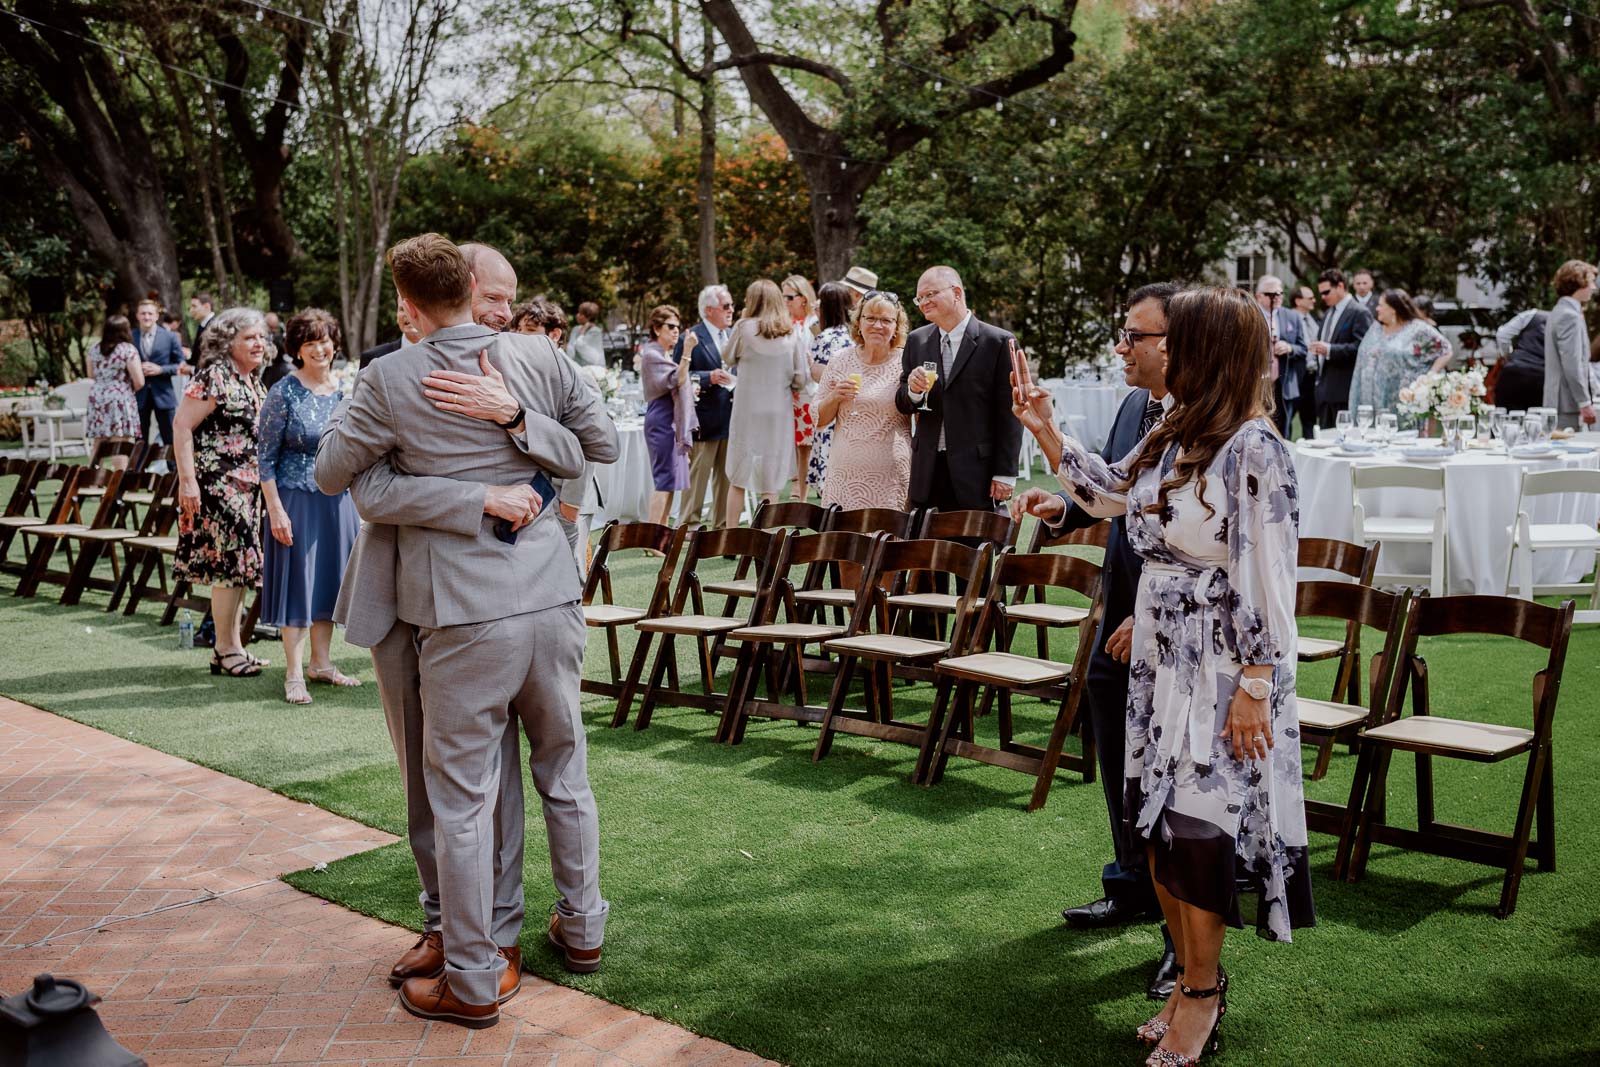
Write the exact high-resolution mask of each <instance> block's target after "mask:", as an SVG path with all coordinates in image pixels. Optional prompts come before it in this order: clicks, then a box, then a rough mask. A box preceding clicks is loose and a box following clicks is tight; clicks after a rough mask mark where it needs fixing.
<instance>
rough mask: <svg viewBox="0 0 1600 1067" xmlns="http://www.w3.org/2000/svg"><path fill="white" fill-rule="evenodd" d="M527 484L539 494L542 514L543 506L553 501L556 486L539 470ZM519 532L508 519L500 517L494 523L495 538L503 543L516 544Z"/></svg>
mask: <svg viewBox="0 0 1600 1067" xmlns="http://www.w3.org/2000/svg"><path fill="white" fill-rule="evenodd" d="M528 484H529V485H531V486H533V491H534V492H535V493H538V494H539V514H540V515H542V514H544V509H545V508H547V507H549V506H550V505H551V504H553V503H555V499H556V487H555V486H554V485H552V484H551V483H550V479H549V478H548V477H546V476H545V473H544V471H540V472H539V473H538V474H535V475H534V476H533V480H532V481H530V482H529V483H528ZM536 518H537V516H536ZM519 533H521V531H520V530H517V529H515V528H513V527H512V525H511V523H510V521H509V520H506V519H501V520H500V521H499V522H496V523H495V524H494V536H495V538H496V539H497V540H499V541H502V542H504V543H505V544H508V545H514V544H516V543H517V534H519Z"/></svg>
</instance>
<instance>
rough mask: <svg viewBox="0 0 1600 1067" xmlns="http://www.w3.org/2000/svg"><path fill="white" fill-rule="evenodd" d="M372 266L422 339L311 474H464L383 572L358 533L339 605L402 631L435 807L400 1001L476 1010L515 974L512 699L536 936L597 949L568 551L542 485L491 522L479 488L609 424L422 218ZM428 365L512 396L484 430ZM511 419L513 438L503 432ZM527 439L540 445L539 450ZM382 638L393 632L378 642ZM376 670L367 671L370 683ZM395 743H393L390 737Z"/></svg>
mask: <svg viewBox="0 0 1600 1067" xmlns="http://www.w3.org/2000/svg"><path fill="white" fill-rule="evenodd" d="M389 263H390V267H391V269H392V271H393V273H394V279H395V286H396V289H397V290H398V291H399V293H400V297H401V299H402V300H403V301H405V304H406V311H407V314H408V315H410V316H411V318H412V320H413V322H414V323H416V324H417V325H418V326H419V328H421V330H422V331H423V334H424V340H423V341H422V342H420V343H419V344H417V345H414V346H412V347H411V348H407V349H403V350H401V351H399V352H396V353H393V354H391V355H390V356H388V357H386V358H385V359H383V360H380V361H378V362H375V363H373V364H372V365H371V366H369V367H368V368H367V370H366V371H365V372H363V376H362V381H361V386H360V388H358V389H357V390H356V394H355V396H354V397H353V399H352V401H351V403H350V406H349V409H348V411H347V413H346V414H345V417H344V418H343V419H342V420H341V421H340V422H339V423H338V424H337V425H335V426H333V427H330V429H329V430H328V432H327V433H326V434H325V435H324V437H323V439H322V443H321V446H320V447H319V450H318V455H317V465H316V474H317V480H318V484H319V485H320V486H321V487H322V488H323V490H324V491H327V492H336V491H339V490H341V489H343V488H345V487H346V486H349V485H351V483H352V482H353V481H355V480H356V479H357V477H358V475H361V474H362V472H366V471H369V470H378V471H379V472H380V479H381V478H382V477H383V476H384V474H383V472H384V465H385V464H387V465H388V466H389V467H390V468H392V470H391V471H390V472H388V473H389V474H390V475H399V476H402V480H403V478H407V477H410V478H416V477H420V478H425V479H429V480H430V481H431V480H433V479H443V480H447V481H451V482H459V483H475V484H474V485H473V487H472V488H471V489H469V490H467V493H466V495H465V496H463V493H462V490H461V489H460V488H459V487H457V488H456V489H454V490H453V491H452V493H453V496H452V499H453V500H454V503H455V506H454V508H449V507H445V508H440V509H439V512H440V514H441V515H444V516H451V517H452V520H453V522H454V524H455V528H454V529H451V528H442V529H441V528H433V527H429V526H425V525H421V521H429V520H428V518H427V516H425V515H418V516H417V518H418V520H419V521H418V522H415V523H402V524H400V525H396V526H391V527H387V528H385V529H387V531H388V535H387V536H389V537H392V540H393V546H392V549H391V551H392V553H393V556H392V558H393V560H394V564H393V566H392V567H391V568H390V569H389V571H388V574H387V575H385V574H383V573H382V569H381V568H365V567H363V566H362V565H361V564H362V560H361V559H360V556H361V554H362V552H364V550H365V549H366V548H368V547H379V546H380V543H381V541H382V540H383V536H382V535H374V536H372V537H370V538H364V540H366V541H368V544H366V545H362V546H358V553H357V555H356V556H355V557H353V558H352V561H351V565H350V569H349V571H348V572H347V573H348V576H349V577H347V582H346V584H347V586H348V587H349V589H348V590H347V591H346V592H345V593H342V599H344V600H345V602H346V607H347V616H354V615H358V614H359V613H360V612H361V611H362V610H363V608H362V607H361V605H364V604H365V603H366V602H367V601H368V599H369V594H370V595H371V599H372V600H374V601H376V602H379V603H380V604H381V603H382V602H384V601H385V600H389V601H392V604H393V609H394V617H395V618H396V620H397V621H398V622H399V623H403V624H408V625H409V626H410V627H413V628H414V631H413V632H414V638H413V640H414V643H415V648H416V678H415V681H416V683H417V684H418V685H419V687H420V696H421V701H420V704H421V718H422V731H421V739H420V740H421V744H420V748H421V751H420V754H419V755H420V762H421V765H422V777H423V781H424V784H425V787H426V792H427V798H428V801H429V803H430V805H431V808H432V812H433V817H434V821H435V828H434V829H435V833H434V846H435V862H436V863H437V869H438V897H439V904H440V924H441V931H440V932H441V934H442V948H443V953H444V971H443V975H442V976H441V977H438V978H436V979H430V978H426V977H422V976H420V975H419V976H416V977H412V978H409V979H407V980H406V981H405V982H404V983H403V985H402V987H401V1001H402V1004H403V1005H404V1006H405V1007H406V1009H407V1010H408V1011H411V1012H412V1013H413V1014H416V1015H420V1016H422V1017H424V1018H440V1019H447V1020H450V1021H454V1022H459V1023H462V1024H464V1025H467V1026H473V1027H482V1026H492V1025H493V1024H494V1023H495V1021H497V1019H498V1015H499V1010H498V1003H497V1002H498V1001H499V1000H501V999H502V998H503V997H508V996H509V995H510V994H514V992H515V989H516V985H515V981H514V976H512V975H509V974H508V973H507V972H508V963H510V962H511V961H510V960H508V959H507V954H506V953H505V952H503V951H501V949H502V948H504V947H505V946H504V945H503V943H502V944H497V930H498V926H497V919H498V917H499V916H498V912H499V910H500V909H499V905H500V901H498V900H495V899H494V897H495V896H496V892H495V890H496V886H495V874H494V868H495V863H496V859H497V840H498V839H499V838H498V835H497V834H496V831H495V826H494V823H495V815H494V808H495V801H496V798H497V796H498V795H499V793H500V783H501V780H502V768H501V760H502V753H503V748H504V742H505V738H506V735H507V729H506V727H507V725H508V721H509V716H510V715H511V714H513V713H514V714H516V715H517V716H518V718H520V719H521V721H522V724H523V727H524V729H525V730H526V731H527V733H528V735H529V740H530V760H529V762H530V765H531V768H532V772H533V778H534V784H535V786H536V788H537V789H538V790H539V793H540V796H541V798H542V799H543V802H544V813H545V822H546V832H547V836H548V839H549V844H550V853H551V867H552V872H553V874H554V879H555V883H556V888H557V890H558V892H559V893H560V895H561V896H560V900H559V901H558V902H557V905H556V911H555V915H554V916H553V917H552V921H551V928H550V940H551V942H552V944H554V945H555V946H556V948H557V949H558V951H560V952H561V953H562V954H563V956H564V957H565V960H566V963H567V965H568V966H569V968H572V967H573V966H574V964H575V963H576V964H577V965H578V969H587V970H593V969H594V968H595V967H597V966H598V963H599V955H600V952H599V947H600V943H601V940H602V938H603V934H604V926H605V917H606V912H607V905H606V902H605V901H604V900H603V899H602V898H601V896H600V891H599V880H598V855H597V853H598V822H597V817H596V813H595V806H594V798H593V794H592V793H591V792H590V790H589V785H588V776H587V764H586V754H585V746H584V735H583V727H582V722H581V720H580V718H579V714H578V683H579V679H580V675H581V671H582V658H583V646H584V627H583V620H582V615H581V612H580V610H579V608H578V606H577V599H578V594H579V588H578V580H577V573H576V570H575V569H574V568H572V567H571V566H570V565H567V566H555V565H552V564H555V563H556V562H557V561H560V562H562V563H565V560H566V559H567V558H569V557H568V556H567V550H566V544H565V539H564V538H563V537H562V535H561V532H560V530H559V528H558V526H557V523H556V521H555V519H554V518H553V517H552V516H551V514H550V513H551V512H553V511H554V510H555V509H554V508H546V507H545V505H546V504H547V503H549V502H548V501H545V500H542V499H539V500H528V501H526V502H525V504H524V507H525V509H526V510H524V511H523V512H522V514H521V515H519V516H516V517H515V518H514V519H512V520H510V521H505V522H502V523H500V524H499V526H500V528H499V529H496V528H495V524H494V522H493V518H492V516H493V515H500V516H501V517H502V518H505V516H504V514H503V512H502V511H501V510H497V509H500V508H501V507H502V505H503V504H504V503H505V501H504V500H503V499H501V497H502V494H498V493H495V492H494V491H493V490H494V489H495V488H496V487H503V486H505V485H507V484H510V485H513V486H515V485H519V484H526V483H527V482H528V481H529V480H530V479H532V478H533V477H534V476H535V475H537V474H540V473H544V472H545V471H548V472H549V473H552V474H557V475H566V476H571V475H573V474H576V473H577V472H578V471H579V470H581V467H582V462H583V459H584V457H585V455H586V454H587V455H588V456H589V457H591V458H594V459H597V460H600V461H602V462H606V461H610V460H613V459H614V458H615V457H616V454H617V440H616V430H615V427H614V426H613V425H612V424H611V421H610V420H609V419H608V418H607V417H606V415H605V413H604V411H603V410H602V408H601V406H600V405H599V403H598V402H597V400H596V399H595V398H594V396H593V393H592V392H591V391H589V390H588V389H587V388H585V387H584V386H583V384H582V383H581V382H580V381H579V380H578V379H577V376H576V373H575V372H574V370H573V368H572V366H571V364H570V363H569V362H567V361H565V360H552V359H546V358H542V353H538V352H535V351H533V350H532V349H533V344H534V339H529V338H523V337H519V336H517V335H505V334H500V335H497V334H495V333H494V332H493V331H492V330H490V329H488V328H485V327H482V326H478V325H476V324H474V323H473V322H472V317H471V289H472V276H471V274H470V272H469V271H468V269H467V265H466V262H465V260H464V259H463V257H462V256H461V253H460V251H459V249H457V248H456V247H455V246H454V245H452V244H450V242H448V241H446V240H445V239H444V238H442V237H440V236H438V235H436V234H424V235H423V236H421V237H417V238H413V239H411V240H409V241H404V242H401V243H400V244H399V245H397V246H395V248H393V249H391V250H390V252H389ZM480 371H481V372H482V373H479V372H480ZM440 374H448V375H449V376H450V378H451V379H455V378H462V379H465V378H469V377H470V378H480V379H486V380H487V384H486V385H485V387H484V390H483V393H484V395H487V393H488V392H492V391H495V390H500V391H502V392H503V393H504V394H505V395H507V396H508V397H515V398H516V400H515V401H514V402H509V403H510V409H509V410H503V411H501V412H500V413H499V414H500V415H503V416H504V418H496V419H495V422H496V423H497V424H498V428H496V426H495V425H491V424H490V423H489V422H488V421H485V420H484V419H482V418H476V417H473V416H474V415H475V414H478V411H476V410H475V409H474V403H475V401H474V400H473V399H472V397H470V396H469V397H466V398H465V399H463V400H456V399H446V400H444V401H438V400H437V398H432V399H430V397H429V396H428V395H426V393H425V387H424V384H423V382H424V379H425V378H430V377H432V378H437V377H438V376H439V375H440ZM436 391H437V390H433V389H428V390H426V392H436ZM402 427H403V432H402V429H401V428H402ZM569 427H570V428H571V429H569ZM519 429H520V430H521V431H522V436H523V440H522V441H521V442H517V441H514V440H513V439H512V437H510V436H508V432H510V433H516V432H517V431H518V430H519ZM574 431H575V433H574ZM574 438H575V439H574ZM541 456H548V457H551V458H548V459H546V460H545V461H544V462H541ZM369 477H370V476H369ZM483 486H487V487H490V488H488V489H479V488H478V487H483ZM372 488H373V487H372V486H370V485H369V486H368V487H367V489H368V490H369V491H370V490H371V489H372ZM389 488H390V490H391V491H392V490H393V485H392V484H391V485H390V486H389ZM480 491H481V492H482V493H483V502H482V503H481V504H479V505H478V509H477V513H476V515H475V516H474V519H475V521H473V522H472V523H470V525H471V526H472V529H471V530H470V531H469V530H468V529H466V527H467V526H468V525H469V523H468V522H466V520H465V517H464V515H463V514H462V513H463V512H464V511H466V510H467V509H468V508H471V506H472V503H471V501H472V500H473V499H474V498H475V494H476V493H477V492H480ZM364 495H365V494H364ZM491 497H493V498H494V499H493V501H492V503H491ZM359 504H360V500H359V499H358V506H359ZM485 513H488V514H487V515H486V514H485ZM389 517H394V516H393V513H391V515H390V516H389ZM446 525H448V524H446ZM364 578H370V579H371V585H372V588H371V589H367V588H364V585H365V584H366V583H364V582H363V579H364ZM379 610H380V612H381V608H380V609H379ZM362 621H363V622H364V623H365V622H366V621H367V620H362ZM380 624H381V623H380ZM351 625H352V628H354V627H355V622H354V621H352V623H351ZM377 628H378V627H377V626H371V627H370V629H373V630H375V629H377ZM394 636H395V635H394V633H393V631H392V630H391V632H390V633H389V634H388V635H387V636H386V638H385V640H390V639H392V638H394ZM404 636H405V634H404V631H401V634H400V637H401V639H403V638H404ZM376 657H377V650H376V649H375V660H376ZM381 679H382V674H381V672H380V689H381V688H383V686H382V680H381ZM385 703H386V705H387V704H388V703H389V700H388V694H387V693H386V694H385ZM396 747H397V749H400V748H402V747H403V746H402V744H401V740H400V739H397V741H396ZM402 762H403V763H404V762H406V756H404V755H402ZM517 814H518V820H519V821H520V812H518V813H517ZM420 866H421V857H420V856H419V867H420ZM504 873H505V874H506V875H507V876H509V877H511V878H513V879H515V880H517V881H518V883H519V885H518V893H519V896H520V876H521V869H520V864H518V865H517V866H516V868H515V870H509V871H504ZM507 986H510V989H509V991H508V990H507Z"/></svg>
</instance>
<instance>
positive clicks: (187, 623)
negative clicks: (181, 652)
mask: <svg viewBox="0 0 1600 1067" xmlns="http://www.w3.org/2000/svg"><path fill="white" fill-rule="evenodd" d="M178 647H179V648H180V649H188V648H193V647H194V616H193V615H191V614H189V609H188V608H184V609H183V614H182V615H179V616H178Z"/></svg>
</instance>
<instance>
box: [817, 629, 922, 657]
mask: <svg viewBox="0 0 1600 1067" xmlns="http://www.w3.org/2000/svg"><path fill="white" fill-rule="evenodd" d="M822 647H823V650H824V651H827V652H842V653H845V654H847V655H852V656H874V657H877V658H879V659H926V658H928V657H929V656H938V655H942V654H944V653H946V652H948V651H950V642H948V641H925V640H923V639H922V638H920V637H901V636H899V635H898V634H858V635H856V636H855V637H841V638H839V639H838V640H837V641H829V642H828V643H827V644H825V645H823V646H822Z"/></svg>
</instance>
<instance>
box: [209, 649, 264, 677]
mask: <svg viewBox="0 0 1600 1067" xmlns="http://www.w3.org/2000/svg"><path fill="white" fill-rule="evenodd" d="M211 673H212V674H226V675H228V676H229V677H232V678H254V677H255V676H256V675H258V674H260V673H261V662H260V661H259V660H257V659H256V658H255V657H254V656H251V655H249V654H248V653H245V652H229V653H228V654H227V655H226V656H219V655H217V653H216V651H215V650H213V651H212V653H211Z"/></svg>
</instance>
